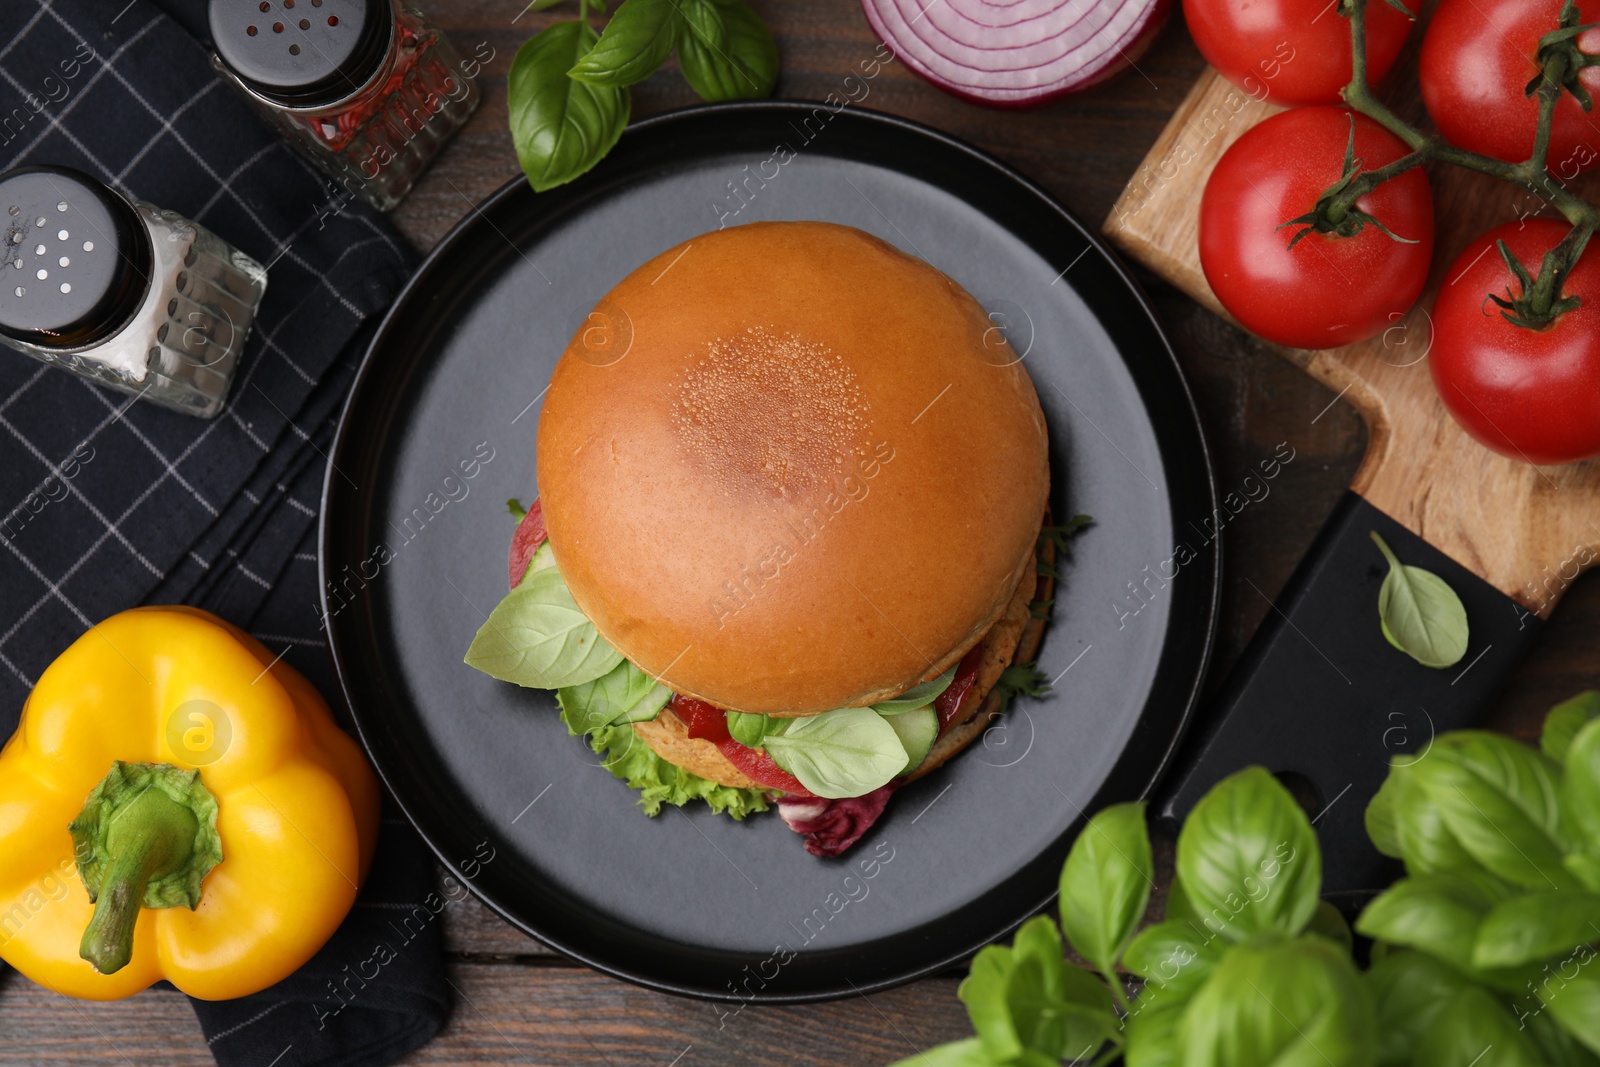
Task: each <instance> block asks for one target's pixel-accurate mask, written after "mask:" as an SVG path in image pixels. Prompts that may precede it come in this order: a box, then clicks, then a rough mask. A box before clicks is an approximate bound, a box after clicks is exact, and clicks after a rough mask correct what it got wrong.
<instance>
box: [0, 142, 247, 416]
mask: <svg viewBox="0 0 1600 1067" xmlns="http://www.w3.org/2000/svg"><path fill="white" fill-rule="evenodd" d="M0 226H3V227H4V230H3V231H0V234H3V236H0V279H3V281H0V344H4V345H6V346H8V347H10V348H14V349H16V350H17V351H18V352H22V353H23V354H25V355H29V356H32V357H34V358H35V359H39V360H43V361H44V362H46V363H50V364H54V365H55V366H58V367H63V368H65V369H67V370H70V371H72V372H74V373H76V374H79V375H82V376H83V377H85V378H89V379H92V380H94V381H97V382H100V383H102V384H104V385H109V386H111V387H112V388H113V389H118V390H120V391H122V392H125V393H132V394H134V395H136V396H140V397H143V398H145V399H147V400H151V401H154V402H155V403H157V404H160V405H162V406H163V407H169V408H173V409H175V410H178V411H182V412H185V413H187V414H190V415H198V416H201V417H202V418H211V417H212V416H214V415H216V414H217V413H218V412H219V411H221V410H222V406H223V402H224V401H225V400H226V398H227V395H228V387H229V386H230V385H231V384H232V382H233V376H234V369H235V367H236V366H237V365H238V362H239V354H240V352H241V351H242V350H243V349H244V342H245V337H246V336H247V335H248V334H249V332H250V326H251V324H252V323H253V322H254V321H255V315H256V309H257V308H259V307H260V306H261V297H262V294H264V293H265V292H266V289H267V272H266V270H265V268H263V267H262V266H261V264H259V263H257V262H256V261H255V260H253V259H251V258H250V257H249V256H247V255H245V254H244V253H243V252H240V251H237V250H236V249H234V248H232V247H231V246H229V245H228V244H227V243H226V242H224V241H223V240H222V239H221V238H219V237H217V236H216V235H215V234H213V233H212V232H211V231H210V230H207V229H205V228H204V227H203V226H200V225H199V224H198V223H194V222H190V221H189V220H188V219H185V218H183V217H182V216H180V215H178V214H176V213H174V212H171V211H163V210H161V209H159V208H156V207H152V206H151V205H149V204H146V203H144V202H143V201H130V200H128V199H126V198H124V197H123V196H121V195H120V194H118V193H116V192H115V191H113V190H112V189H110V188H108V187H107V186H106V185H105V184H103V183H101V182H99V181H96V180H95V179H94V178H91V177H89V176H88V175H87V174H82V173H80V172H78V171H75V170H70V169H68V168H66V167H21V168H18V169H16V170H11V171H7V172H6V173H4V174H0Z"/></svg>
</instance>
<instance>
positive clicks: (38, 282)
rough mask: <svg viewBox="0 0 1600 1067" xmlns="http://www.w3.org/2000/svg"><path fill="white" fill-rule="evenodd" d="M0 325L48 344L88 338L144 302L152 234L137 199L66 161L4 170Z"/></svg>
mask: <svg viewBox="0 0 1600 1067" xmlns="http://www.w3.org/2000/svg"><path fill="white" fill-rule="evenodd" d="M0 226H3V227H4V230H3V231H0V257H3V259H0V333H4V334H5V335H7V336H8V337H13V338H16V339H17V340H20V341H29V342H32V343H34V344H38V345H43V346H47V347H51V348H75V347H79V346H82V345H87V344H91V343H93V342H95V341H97V340H99V339H100V338H102V337H105V336H107V335H108V334H111V333H113V332H115V331H116V329H117V328H118V327H120V326H122V324H123V323H125V322H127V320H128V319H129V318H130V317H131V316H132V315H133V313H134V312H135V311H136V310H138V307H139V304H140V302H141V301H142V300H143V299H144V293H145V289H146V288H147V286H148V284H149V278H150V269H151V249H150V240H149V237H148V236H147V235H146V233H145V229H144V224H143V223H142V222H141V221H140V219H139V216H138V213H137V212H135V211H134V209H133V205H132V204H130V203H128V201H127V200H125V199H123V198H122V197H121V196H119V195H118V194H117V193H115V192H113V191H112V190H111V189H110V188H108V187H107V186H106V185H104V184H103V183H101V182H99V181H96V180H95V179H94V178H91V177H89V176H88V175H87V174H83V173H80V172H79V171H76V170H71V169H69V168H67V167H19V168H17V169H16V170H10V171H7V172H5V173H4V174H0Z"/></svg>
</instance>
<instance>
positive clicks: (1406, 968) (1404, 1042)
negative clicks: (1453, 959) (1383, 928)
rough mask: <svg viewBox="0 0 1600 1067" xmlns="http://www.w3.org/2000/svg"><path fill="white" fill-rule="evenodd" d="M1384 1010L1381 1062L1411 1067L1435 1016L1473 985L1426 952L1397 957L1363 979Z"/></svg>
mask: <svg viewBox="0 0 1600 1067" xmlns="http://www.w3.org/2000/svg"><path fill="white" fill-rule="evenodd" d="M1362 980H1363V981H1364V982H1366V985H1367V989H1368V990H1369V991H1370V992H1371V993H1372V1000H1373V1003H1374V1004H1376V1005H1377V1009H1378V1063H1379V1064H1381V1065H1382V1067H1407V1065H1409V1064H1410V1063H1411V1059H1412V1056H1413V1055H1414V1054H1415V1052H1416V1048H1417V1046H1418V1045H1419V1044H1420V1043H1421V1041H1422V1038H1423V1035H1424V1034H1426V1033H1427V1032H1428V1028H1429V1027H1430V1026H1431V1025H1432V1023H1433V1020H1434V1018H1435V1016H1437V1015H1438V1014H1439V1012H1440V1011H1441V1010H1443V1008H1444V1006H1445V1004H1446V1003H1448V1002H1449V1000H1450V998H1451V997H1452V996H1454V995H1455V994H1456V993H1459V992H1460V991H1461V990H1463V989H1471V988H1472V987H1473V983H1472V980H1471V979H1470V978H1468V977H1467V976H1466V975H1464V974H1462V973H1461V972H1460V971H1458V970H1456V969H1455V968H1453V967H1449V966H1446V965H1445V964H1443V963H1441V962H1439V961H1438V960H1436V959H1434V958H1433V957H1432V956H1429V955H1427V954H1426V953H1423V952H1410V951H1404V952H1392V953H1390V954H1389V955H1388V956H1385V957H1384V958H1383V959H1381V960H1377V961H1376V962H1374V963H1373V965H1372V969H1371V970H1369V971H1367V973H1366V974H1364V975H1362Z"/></svg>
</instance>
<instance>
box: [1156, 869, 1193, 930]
mask: <svg viewBox="0 0 1600 1067" xmlns="http://www.w3.org/2000/svg"><path fill="white" fill-rule="evenodd" d="M1161 917H1162V918H1163V919H1165V920H1166V921H1168V922H1187V923H1189V924H1190V925H1191V926H1195V927H1198V926H1199V925H1200V913H1199V912H1198V911H1195V910H1194V904H1192V903H1191V902H1190V900H1189V894H1188V892H1187V891H1186V890H1185V889H1184V888H1183V879H1182V878H1180V877H1178V876H1177V873H1176V872H1174V874H1173V878H1172V882H1171V884H1170V885H1168V886H1167V906H1166V910H1165V911H1164V912H1163V913H1162V916H1161Z"/></svg>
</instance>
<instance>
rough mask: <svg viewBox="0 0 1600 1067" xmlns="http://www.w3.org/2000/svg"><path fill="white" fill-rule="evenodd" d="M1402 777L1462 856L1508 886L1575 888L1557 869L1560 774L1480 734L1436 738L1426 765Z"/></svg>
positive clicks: (1512, 743) (1521, 748) (1519, 747)
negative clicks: (1457, 846) (1428, 809)
mask: <svg viewBox="0 0 1600 1067" xmlns="http://www.w3.org/2000/svg"><path fill="white" fill-rule="evenodd" d="M1400 773H1402V774H1404V775H1407V776H1408V777H1409V778H1410V781H1411V784H1412V785H1414V786H1415V787H1416V789H1417V791H1418V793H1419V796H1418V798H1417V801H1416V804H1417V806H1420V807H1431V808H1432V809H1433V811H1434V812H1436V813H1437V816H1438V817H1439V818H1440V819H1442V821H1443V822H1444V825H1445V827H1446V828H1447V829H1448V830H1449V832H1450V834H1451V835H1452V836H1453V837H1454V838H1455V840H1456V841H1457V842H1458V843H1459V845H1460V847H1461V850H1462V851H1464V852H1466V853H1467V854H1468V855H1469V856H1471V857H1472V859H1473V860H1475V861H1477V863H1478V864H1479V865H1481V866H1482V867H1483V868H1484V869H1485V870H1487V871H1490V872H1492V873H1494V874H1496V875H1498V876H1499V877H1501V878H1503V879H1505V880H1506V881H1508V882H1510V883H1512V884H1513V885H1520V886H1524V887H1526V888H1528V889H1539V890H1543V889H1568V888H1573V889H1575V888H1577V887H1578V882H1577V879H1576V878H1574V877H1573V875H1572V874H1571V873H1570V872H1569V871H1568V870H1567V869H1566V867H1565V866H1563V865H1562V852H1563V849H1562V845H1561V825H1560V824H1561V814H1560V811H1561V804H1560V800H1559V794H1560V786H1561V783H1560V775H1559V768H1558V767H1557V766H1556V765H1555V764H1554V763H1552V762H1551V761H1550V760H1549V759H1548V758H1546V757H1545V756H1544V755H1542V754H1541V753H1538V752H1535V751H1534V750H1533V749H1531V748H1529V747H1528V746H1527V745H1524V744H1522V743H1521V742H1520V741H1516V740H1513V739H1512V738H1509V737H1506V736H1504V735H1502V734H1494V733H1489V732H1487V731H1483V730H1458V731H1454V732H1452V733H1448V734H1444V735H1442V736H1440V737H1438V738H1435V740H1434V743H1433V747H1432V748H1431V749H1430V750H1429V752H1428V757H1427V758H1426V759H1423V760H1418V761H1417V762H1416V763H1415V764H1413V765H1412V766H1410V767H1407V768H1405V769H1404V770H1403V771H1401V772H1400Z"/></svg>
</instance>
